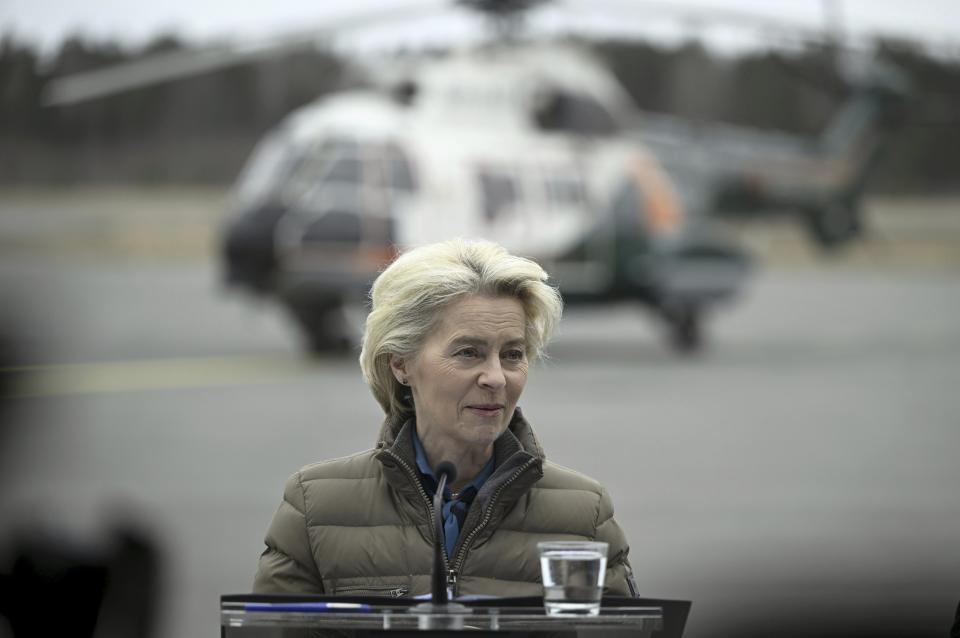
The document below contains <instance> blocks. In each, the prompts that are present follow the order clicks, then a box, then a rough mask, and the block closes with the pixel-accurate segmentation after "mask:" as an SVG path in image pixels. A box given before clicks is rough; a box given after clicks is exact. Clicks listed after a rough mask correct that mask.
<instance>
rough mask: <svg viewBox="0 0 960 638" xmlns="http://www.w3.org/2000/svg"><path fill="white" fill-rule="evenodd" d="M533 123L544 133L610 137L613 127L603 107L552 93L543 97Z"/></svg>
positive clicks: (587, 98)
mask: <svg viewBox="0 0 960 638" xmlns="http://www.w3.org/2000/svg"><path fill="white" fill-rule="evenodd" d="M533 118H534V122H535V123H536V125H537V126H538V127H540V128H541V129H543V130H544V131H566V132H569V133H579V134H581V135H612V134H613V133H616V131H617V123H616V121H615V120H614V118H613V116H612V115H611V114H610V112H609V111H607V109H606V108H604V106H603V105H602V104H601V103H600V102H598V101H597V100H595V99H594V98H592V97H590V96H589V95H582V94H577V93H570V92H568V91H560V90H554V91H551V92H549V93H548V94H546V95H544V96H543V97H542V99H541V100H540V102H539V104H538V105H537V108H536V109H535V110H534V113H533Z"/></svg>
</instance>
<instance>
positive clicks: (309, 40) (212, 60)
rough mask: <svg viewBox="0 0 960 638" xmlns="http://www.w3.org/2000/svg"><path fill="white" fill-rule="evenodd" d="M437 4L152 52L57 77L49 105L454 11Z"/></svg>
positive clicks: (49, 93)
mask: <svg viewBox="0 0 960 638" xmlns="http://www.w3.org/2000/svg"><path fill="white" fill-rule="evenodd" d="M448 9H449V7H447V6H444V5H438V4H437V3H436V2H435V1H434V2H424V1H421V2H411V3H404V4H401V5H396V6H392V7H390V8H389V9H379V10H377V11H375V12H366V13H361V14H353V15H351V16H349V17H341V18H339V19H335V20H332V21H328V22H326V23H325V24H324V25H323V26H322V27H319V28H315V29H309V30H304V31H302V32H299V33H293V34H290V33H288V34H285V35H281V36H274V37H270V38H265V39H262V40H259V41H254V42H251V43H246V44H223V45H217V46H208V47H203V48H198V49H189V50H183V51H173V52H168V53H161V54H158V55H152V56H149V57H146V58H143V59H141V60H137V61H134V62H128V63H124V64H118V65H114V66H109V67H106V68H101V69H96V70H93V71H86V72H82V73H76V74H72V75H68V76H64V77H61V78H57V79H55V80H53V81H52V82H51V83H50V84H49V85H48V86H47V88H46V90H45V92H44V95H43V104H44V105H45V106H64V105H70V104H76V103H79V102H86V101H89V100H94V99H97V98H101V97H107V96H109V95H114V94H117V93H122V92H125V91H130V90H133V89H138V88H143V87H146V86H152V85H155V84H159V83H162V82H168V81H171V80H177V79H181V78H187V77H193V76H196V75H200V74H203V73H208V72H211V71H216V70H218V69H222V68H226V67H230V66H235V65H238V64H242V63H244V62H250V61H256V60H263V59H269V58H275V57H280V56H283V55H286V54H289V53H293V52H296V51H303V50H309V49H312V48H316V47H318V46H319V45H320V44H322V43H324V42H326V41H329V40H330V39H331V38H332V37H333V36H335V35H339V34H342V33H344V32H345V31H350V30H355V29H361V28H366V27H371V26H376V25H377V24H382V23H386V22H394V21H398V20H407V19H411V18H417V17H423V16H429V15H433V14H437V13H441V12H443V11H446V10H448Z"/></svg>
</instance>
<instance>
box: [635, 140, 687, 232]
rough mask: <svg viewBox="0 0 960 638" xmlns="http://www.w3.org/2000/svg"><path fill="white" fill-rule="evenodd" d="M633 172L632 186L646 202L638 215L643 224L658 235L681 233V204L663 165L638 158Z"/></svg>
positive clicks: (643, 156) (644, 158)
mask: <svg viewBox="0 0 960 638" xmlns="http://www.w3.org/2000/svg"><path fill="white" fill-rule="evenodd" d="M630 168H631V171H630V172H631V177H632V178H633V182H634V184H636V186H637V187H638V189H639V191H640V193H639V194H640V197H641V198H643V206H641V210H639V211H638V213H639V216H640V221H641V222H643V223H644V225H645V226H647V227H648V228H650V230H652V231H653V232H655V233H660V234H667V233H675V232H677V231H679V230H680V223H681V222H682V221H683V213H682V211H681V209H680V200H679V199H678V198H677V194H676V192H675V191H674V189H673V184H671V183H670V180H669V179H668V178H667V176H666V174H665V173H664V172H663V169H661V168H660V165H659V164H658V163H657V162H655V161H654V160H652V159H650V158H649V157H647V156H645V155H637V156H636V157H634V159H633V162H632V163H631V167H630Z"/></svg>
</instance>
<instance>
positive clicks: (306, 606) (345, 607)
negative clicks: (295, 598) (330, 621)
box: [243, 603, 370, 612]
mask: <svg viewBox="0 0 960 638" xmlns="http://www.w3.org/2000/svg"><path fill="white" fill-rule="evenodd" d="M243 610H244V611H317V612H324V611H326V612H330V611H334V612H335V611H347V612H350V611H354V612H364V611H370V605H368V604H366V603H245V604H244V605H243Z"/></svg>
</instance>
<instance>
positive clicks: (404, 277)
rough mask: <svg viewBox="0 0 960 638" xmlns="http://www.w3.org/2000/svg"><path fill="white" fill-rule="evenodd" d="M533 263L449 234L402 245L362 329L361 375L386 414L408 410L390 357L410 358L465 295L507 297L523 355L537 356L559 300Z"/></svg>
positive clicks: (377, 286) (373, 293)
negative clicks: (517, 317)
mask: <svg viewBox="0 0 960 638" xmlns="http://www.w3.org/2000/svg"><path fill="white" fill-rule="evenodd" d="M546 282H547V273H546V272H545V271H544V270H543V268H541V267H540V266H539V265H538V264H537V263H536V262H534V261H531V260H529V259H524V258H523V257H517V256H514V255H511V254H510V253H508V252H507V251H506V249H504V248H503V247H502V246H499V245H497V244H495V243H493V242H489V241H468V240H463V239H454V240H450V241H445V242H440V243H436V244H429V245H427V246H422V247H420V248H415V249H413V250H410V251H408V252H406V253H404V254H402V255H400V257H398V258H397V259H396V261H394V262H393V263H392V264H391V265H390V266H389V267H387V268H386V269H385V270H384V271H383V272H382V273H380V276H379V277H377V279H376V281H374V282H373V288H371V290H370V301H371V309H370V314H369V315H368V316H367V323H366V328H365V330H364V334H363V349H362V350H361V352H360V369H361V370H362V371H363V378H364V379H365V380H366V382H367V385H369V386H370V390H371V391H372V392H373V396H374V397H375V398H376V399H377V402H378V403H380V405H381V407H383V410H384V412H386V413H387V414H388V415H390V416H391V417H407V416H412V414H413V406H412V404H411V403H410V401H409V399H408V398H407V396H406V395H407V394H408V390H407V389H406V388H405V387H404V386H402V385H400V383H399V382H398V381H397V379H396V378H395V377H394V375H393V372H392V371H391V369H390V355H396V356H399V357H403V358H415V357H416V356H417V354H418V353H419V351H420V348H421V347H422V346H423V343H424V341H425V340H426V339H427V337H428V335H429V334H430V332H431V331H432V330H433V329H434V328H435V327H436V325H437V324H438V323H439V321H440V318H441V315H442V311H443V310H444V309H445V308H446V307H447V306H449V305H450V304H451V303H453V302H454V301H457V300H458V299H461V298H463V297H465V296H469V295H489V296H493V297H512V298H514V299H517V300H518V301H519V302H520V303H521V305H522V306H523V310H524V315H525V317H526V330H525V332H526V335H525V341H526V349H527V357H528V358H530V359H532V360H535V359H538V358H539V357H540V356H541V355H542V354H543V349H544V347H545V346H546V343H547V341H549V340H550V337H551V335H552V334H553V331H554V328H556V325H557V323H559V321H560V315H561V314H562V312H563V301H562V299H561V298H560V293H559V292H557V290H556V289H555V288H553V287H551V286H549V285H547V283H546Z"/></svg>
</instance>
